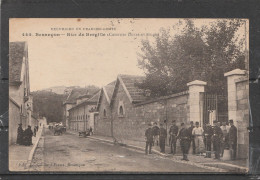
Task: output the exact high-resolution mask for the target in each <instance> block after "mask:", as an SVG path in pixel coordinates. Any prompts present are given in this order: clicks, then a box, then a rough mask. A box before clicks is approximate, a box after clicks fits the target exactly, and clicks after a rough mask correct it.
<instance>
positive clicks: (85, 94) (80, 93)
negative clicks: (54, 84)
mask: <svg viewBox="0 0 260 180" xmlns="http://www.w3.org/2000/svg"><path fill="white" fill-rule="evenodd" d="M97 91H98V89H97V88H93V87H90V88H75V89H72V90H70V91H69V94H68V97H67V99H66V100H65V101H64V103H63V119H62V123H63V125H65V126H66V127H69V109H71V108H72V107H73V106H74V105H76V104H77V101H83V100H86V99H88V98H90V97H92V96H93V95H94V94H95V93H96V92H97ZM77 99H78V100H77Z"/></svg>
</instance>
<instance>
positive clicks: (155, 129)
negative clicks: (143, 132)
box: [152, 122, 160, 146]
mask: <svg viewBox="0 0 260 180" xmlns="http://www.w3.org/2000/svg"><path fill="white" fill-rule="evenodd" d="M152 130H153V140H154V141H153V146H154V144H155V143H156V145H157V146H158V145H159V131H160V128H159V127H158V126H157V122H154V123H153V128H152Z"/></svg>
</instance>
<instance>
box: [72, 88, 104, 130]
mask: <svg viewBox="0 0 260 180" xmlns="http://www.w3.org/2000/svg"><path fill="white" fill-rule="evenodd" d="M99 94H100V91H98V92H97V93H96V94H95V95H94V96H92V97H91V98H88V95H83V96H80V97H79V98H77V99H76V104H75V105H73V106H72V107H71V108H70V109H69V110H68V112H69V120H68V129H70V130H73V131H86V130H87V129H89V128H90V127H91V128H92V129H94V119H95V114H96V113H95V112H96V108H97V102H98V98H99Z"/></svg>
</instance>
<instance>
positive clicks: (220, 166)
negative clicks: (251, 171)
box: [68, 132, 247, 174]
mask: <svg viewBox="0 0 260 180" xmlns="http://www.w3.org/2000/svg"><path fill="white" fill-rule="evenodd" d="M68 133H70V134H75V135H77V133H74V132H68ZM87 138H89V139H93V140H97V141H102V142H105V143H109V144H116V143H114V141H113V140H107V139H102V138H97V137H91V136H88V137H87ZM118 144H119V145H121V146H122V147H125V148H129V149H133V150H138V151H143V152H144V151H145V148H143V147H139V146H134V145H129V144H120V143H118ZM152 152H153V153H154V154H157V155H159V156H161V157H164V158H168V159H170V160H172V161H174V162H178V163H182V164H187V165H192V166H196V167H199V168H204V169H208V170H212V171H213V172H222V173H228V172H229V171H228V170H227V168H233V169H232V170H233V171H235V172H237V173H244V174H245V173H246V172H247V168H244V167H240V166H236V165H232V164H226V163H224V162H219V163H218V162H216V163H196V162H192V161H188V162H187V161H181V160H177V159H174V158H169V157H167V154H164V153H161V152H159V151H157V150H154V149H152Z"/></svg>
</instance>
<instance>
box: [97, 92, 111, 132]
mask: <svg viewBox="0 0 260 180" xmlns="http://www.w3.org/2000/svg"><path fill="white" fill-rule="evenodd" d="M104 110H105V111H106V115H105V114H104ZM111 118H112V113H111V108H110V106H109V103H108V102H107V99H106V97H105V95H104V94H103V96H102V97H101V104H100V106H99V114H98V116H97V119H96V123H95V129H94V131H95V134H98V135H102V136H111Z"/></svg>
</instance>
